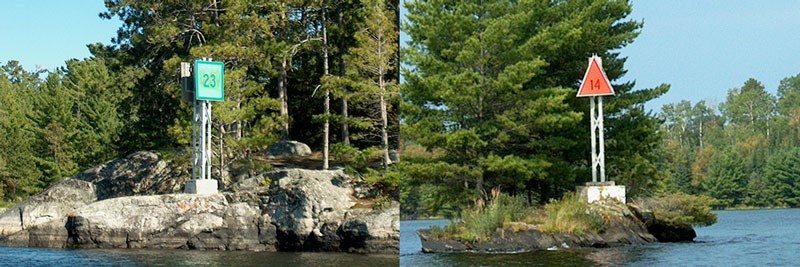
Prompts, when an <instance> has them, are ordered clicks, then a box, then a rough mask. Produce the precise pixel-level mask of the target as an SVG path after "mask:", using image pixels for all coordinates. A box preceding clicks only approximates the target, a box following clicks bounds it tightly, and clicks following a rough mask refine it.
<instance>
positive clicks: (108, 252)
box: [0, 247, 398, 267]
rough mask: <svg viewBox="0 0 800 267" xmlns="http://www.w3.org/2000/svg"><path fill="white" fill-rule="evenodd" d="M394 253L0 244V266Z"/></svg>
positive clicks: (324, 260) (371, 260) (322, 258)
mask: <svg viewBox="0 0 800 267" xmlns="http://www.w3.org/2000/svg"><path fill="white" fill-rule="evenodd" d="M397 264H398V259H397V255H360V254H346V253H308V252H302V253H301V252H249V251H197V250H136V249H131V250H127V249H81V250H77V249H44V248H10V247H0V266H17V267H21V266H347V267H361V266H363V267H372V266H381V267H384V266H397Z"/></svg>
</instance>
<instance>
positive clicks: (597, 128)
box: [577, 55, 625, 202]
mask: <svg viewBox="0 0 800 267" xmlns="http://www.w3.org/2000/svg"><path fill="white" fill-rule="evenodd" d="M602 65H603V60H602V59H600V58H599V57H597V55H592V57H590V58H589V67H588V68H586V74H584V76H583V81H582V82H581V87H580V88H579V89H578V94H577V96H578V97H589V126H590V127H589V128H590V130H591V131H590V132H591V139H592V140H591V142H590V145H591V153H592V155H591V159H590V160H591V162H590V166H591V169H592V182H590V183H587V184H586V186H585V187H584V186H581V187H578V191H579V192H580V193H581V194H583V195H585V196H587V201H589V202H593V201H596V200H599V199H602V198H616V199H618V200H620V201H622V202H625V186H618V185H615V184H614V182H613V181H609V182H606V148H605V134H604V131H603V96H606V95H610V96H613V95H614V88H613V87H611V83H610V82H609V80H608V77H606V73H605V72H604V71H603V68H602Z"/></svg>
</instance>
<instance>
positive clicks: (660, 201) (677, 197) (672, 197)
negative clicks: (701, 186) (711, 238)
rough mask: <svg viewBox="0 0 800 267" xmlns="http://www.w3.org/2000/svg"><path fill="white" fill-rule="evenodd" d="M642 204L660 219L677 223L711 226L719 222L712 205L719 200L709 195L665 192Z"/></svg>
mask: <svg viewBox="0 0 800 267" xmlns="http://www.w3.org/2000/svg"><path fill="white" fill-rule="evenodd" d="M640 204H642V205H643V206H644V207H645V208H647V209H650V210H652V211H653V214H654V215H655V216H656V218H658V219H659V220H662V221H666V222H668V223H673V224H677V225H693V226H709V225H712V224H715V223H717V214H714V213H712V212H711V207H713V206H715V205H717V200H716V199H713V198H710V197H707V196H696V195H688V194H684V193H675V194H665V195H660V196H657V197H653V198H649V199H647V200H646V201H645V202H644V203H640Z"/></svg>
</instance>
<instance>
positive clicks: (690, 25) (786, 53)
mask: <svg viewBox="0 0 800 267" xmlns="http://www.w3.org/2000/svg"><path fill="white" fill-rule="evenodd" d="M632 4H633V13H632V14H631V15H630V16H629V18H630V19H634V20H637V21H644V28H643V29H642V32H641V34H640V35H639V37H638V38H637V39H636V40H635V41H634V42H633V44H631V45H629V46H628V47H626V48H623V49H622V50H621V53H622V55H623V56H627V57H628V63H627V65H626V69H627V70H628V74H627V75H626V76H625V77H623V78H622V80H623V81H631V80H633V81H636V88H638V89H641V88H652V87H655V86H658V85H660V84H662V83H668V84H671V85H672V87H671V89H670V91H669V92H668V93H667V94H666V95H664V96H662V97H660V98H658V99H655V100H653V101H650V102H648V103H647V105H646V108H648V109H653V110H655V111H658V110H660V108H661V106H662V105H664V104H667V103H673V102H678V101H681V100H691V101H692V102H697V101H699V100H704V99H705V100H706V101H707V102H708V103H709V104H712V105H717V104H719V103H721V102H722V101H724V100H725V97H726V95H727V92H728V89H731V88H734V87H739V86H741V85H743V84H744V82H745V81H746V80H747V79H749V78H755V79H756V80H759V81H761V82H762V83H763V84H764V85H765V86H766V88H767V91H769V92H770V93H772V94H776V91H777V88H778V84H779V83H780V80H781V79H783V78H785V77H789V76H794V75H797V74H798V73H800V1H793V0H770V1H755V0H727V1H723V0H703V1H693V0H676V1H656V0H633V1H632ZM401 12H404V10H402V11H401ZM401 40H408V39H407V36H404V35H403V34H401Z"/></svg>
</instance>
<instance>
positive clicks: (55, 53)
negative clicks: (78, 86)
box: [0, 0, 122, 71]
mask: <svg viewBox="0 0 800 267" xmlns="http://www.w3.org/2000/svg"><path fill="white" fill-rule="evenodd" d="M3 10H5V11H4V12H3V15H2V16H0V64H3V65H5V63H6V62H8V61H9V60H17V61H19V62H20V63H21V64H22V66H23V67H24V68H25V69H27V70H30V71H33V70H36V67H37V65H38V66H41V67H43V68H46V69H49V70H53V69H54V68H57V67H61V66H64V62H65V61H66V60H69V59H71V58H77V59H83V58H86V57H89V50H88V49H87V48H86V45H87V44H91V43H96V42H101V43H104V44H110V43H111V38H113V37H115V36H116V32H117V29H118V28H119V26H120V25H121V24H122V23H121V22H120V21H119V20H118V19H116V18H115V19H112V20H103V19H100V17H98V16H97V14H99V13H100V12H103V11H105V10H106V9H105V6H104V5H103V1H100V0H95V1H88V0H78V1H63V0H47V1H20V0H12V1H3Z"/></svg>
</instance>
